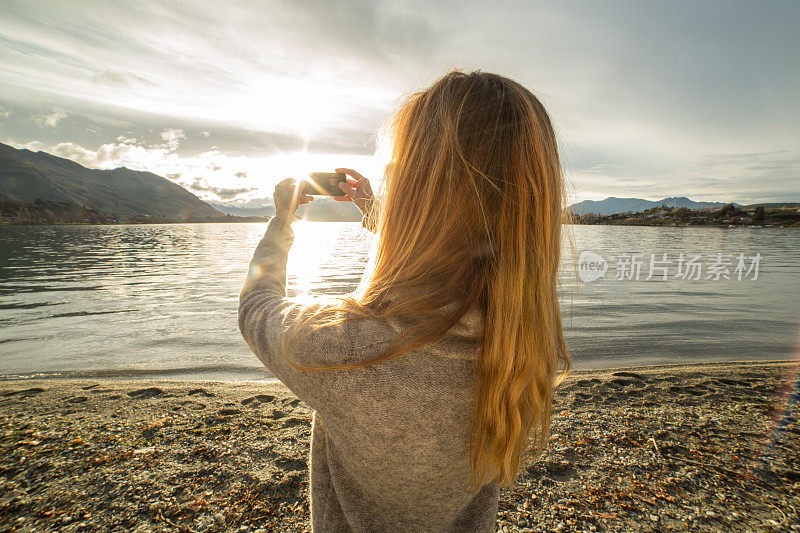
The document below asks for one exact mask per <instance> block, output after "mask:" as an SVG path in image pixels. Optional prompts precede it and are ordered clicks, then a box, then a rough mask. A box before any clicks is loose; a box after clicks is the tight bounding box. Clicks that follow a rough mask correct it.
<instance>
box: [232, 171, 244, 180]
mask: <svg viewBox="0 0 800 533" xmlns="http://www.w3.org/2000/svg"><path fill="white" fill-rule="evenodd" d="M234 176H236V177H237V178H240V179H241V178H246V177H247V172H245V171H243V170H240V171H239V172H237V173H236V174H234Z"/></svg>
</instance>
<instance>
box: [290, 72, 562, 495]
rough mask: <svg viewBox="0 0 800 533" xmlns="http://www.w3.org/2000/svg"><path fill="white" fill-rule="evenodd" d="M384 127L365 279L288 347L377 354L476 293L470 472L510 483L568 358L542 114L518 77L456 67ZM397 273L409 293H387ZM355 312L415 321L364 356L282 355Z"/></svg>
mask: <svg viewBox="0 0 800 533" xmlns="http://www.w3.org/2000/svg"><path fill="white" fill-rule="evenodd" d="M390 133H391V137H392V140H393V149H392V158H391V162H390V164H389V165H387V170H386V173H385V176H384V182H383V187H384V190H385V198H384V200H383V202H381V208H380V209H378V210H374V211H372V212H370V214H369V216H371V217H375V218H374V219H373V220H371V222H372V223H373V224H375V227H376V229H377V233H378V235H379V240H378V244H377V248H376V251H375V255H374V257H373V258H372V262H371V265H370V267H369V268H368V272H367V274H365V276H364V278H363V279H362V284H361V286H360V287H361V288H360V289H359V290H358V291H356V292H355V293H353V295H349V296H345V297H337V298H335V301H336V303H335V304H331V305H328V306H327V307H322V308H320V309H319V310H318V311H316V312H315V313H314V314H312V315H311V316H309V317H307V318H306V320H305V321H304V322H303V324H301V325H300V327H297V328H296V329H295V331H294V332H293V333H292V334H290V335H287V336H285V337H284V340H283V343H282V350H283V353H284V357H286V358H287V360H289V362H290V363H291V364H292V365H293V366H294V367H295V368H298V369H300V370H308V371H323V370H336V369H338V370H342V369H352V368H358V367H363V366H368V365H372V364H375V363H378V362H380V361H385V360H387V359H389V358H392V357H397V356H400V355H402V354H404V353H407V352H408V351H410V350H414V349H416V348H419V347H421V346H424V345H426V344H429V343H433V342H435V341H437V340H438V339H440V338H441V337H442V336H443V335H445V334H446V333H447V332H448V331H449V330H450V329H451V328H452V327H453V326H454V325H456V324H457V323H458V322H459V321H460V320H461V318H462V317H463V316H464V315H465V314H466V313H467V312H468V311H469V310H470V309H473V308H474V307H476V306H477V307H478V308H479V309H481V311H482V312H483V317H484V321H483V322H484V328H483V331H482V332H480V333H479V336H478V337H477V338H476V345H477V346H479V355H478V357H477V362H476V365H477V380H476V384H475V399H474V404H473V409H472V421H471V426H470V435H471V438H470V449H471V465H472V474H471V477H470V480H469V482H468V483H467V486H469V485H470V484H473V483H474V487H473V489H472V490H477V489H478V488H479V487H480V486H482V485H483V484H484V483H485V482H486V481H493V482H496V483H498V484H501V485H504V486H508V485H511V484H512V483H513V482H514V481H515V480H516V477H517V475H518V473H519V471H520V469H521V466H522V461H523V458H524V454H525V448H526V445H527V444H528V442H529V439H531V449H530V451H531V452H532V453H533V454H535V455H538V454H539V453H541V451H542V450H543V449H544V447H545V444H546V442H547V440H548V439H549V435H550V411H551V407H552V393H553V387H554V386H557V385H558V384H560V383H561V382H562V381H563V379H564V378H565V377H566V375H567V373H568V372H569V371H570V368H571V363H570V358H569V355H568V353H567V348H566V345H565V343H564V337H563V333H562V325H561V315H560V310H559V302H558V292H557V284H558V268H559V262H560V244H561V225H562V216H564V215H563V213H564V212H565V209H564V207H565V204H564V202H565V185H564V179H563V173H562V168H561V164H560V160H559V155H558V149H557V143H556V137H555V133H554V131H553V127H552V124H551V121H550V118H549V116H548V114H547V112H546V111H545V109H544V107H543V106H542V104H541V102H540V101H539V100H538V99H537V98H536V97H535V96H534V95H533V94H532V93H531V92H530V91H529V90H527V89H526V88H525V87H523V86H522V85H520V84H519V83H517V82H515V81H513V80H510V79H508V78H505V77H502V76H498V75H496V74H490V73H485V72H480V71H477V72H471V73H463V72H460V71H452V72H450V73H448V74H446V75H445V76H443V77H442V78H441V79H439V80H438V81H437V82H435V83H434V84H433V85H432V86H431V87H429V88H427V89H425V90H423V91H420V92H416V93H413V94H411V95H410V96H409V97H408V98H406V99H405V100H404V102H403V103H402V105H401V106H400V107H399V108H398V109H397V111H396V112H395V113H394V114H393V116H392V120H391V122H390ZM432 285H433V286H436V287H438V288H437V289H436V290H435V291H434V292H428V293H426V292H425V291H419V289H424V288H425V287H431V286H432ZM398 287H399V288H404V289H412V292H411V293H409V294H412V296H410V297H408V298H405V299H402V300H398V299H390V298H387V294H388V291H389V290H390V289H393V288H398ZM445 306H449V307H448V310H449V309H452V311H450V312H447V313H442V308H444V307H445ZM358 317H361V318H371V319H376V320H384V321H385V320H389V319H396V318H400V319H405V320H408V321H409V322H408V323H410V324H412V325H411V326H409V327H408V329H406V330H405V331H404V332H403V334H402V335H398V337H397V339H396V340H395V341H394V343H393V344H391V345H390V346H388V347H387V349H386V350H385V351H383V352H382V353H381V354H379V355H378V356H377V357H375V358H372V359H370V360H366V361H359V362H357V363H346V364H340V365H329V366H313V367H312V366H303V365H299V364H297V363H295V362H293V361H291V360H290V359H289V357H288V352H289V351H291V349H290V346H291V344H292V343H293V342H294V340H295V337H296V335H298V334H299V332H300V331H302V330H303V327H302V326H303V325H304V324H307V323H308V322H310V321H314V322H315V325H314V327H313V328H312V331H314V330H316V329H319V328H322V327H326V326H328V325H332V324H338V323H341V322H342V321H344V320H348V319H355V318H358ZM559 361H561V362H562V363H563V372H562V374H561V375H560V376H559V378H558V379H557V380H556V381H555V383H554V377H555V374H556V371H557V366H558V363H559ZM532 430H535V431H532ZM489 472H492V473H491V475H489V474H488V473H489Z"/></svg>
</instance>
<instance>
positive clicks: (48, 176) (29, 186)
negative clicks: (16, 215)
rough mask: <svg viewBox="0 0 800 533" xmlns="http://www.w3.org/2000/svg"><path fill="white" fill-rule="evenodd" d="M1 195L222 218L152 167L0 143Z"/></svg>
mask: <svg viewBox="0 0 800 533" xmlns="http://www.w3.org/2000/svg"><path fill="white" fill-rule="evenodd" d="M0 198H6V199H10V200H19V201H23V202H33V201H35V200H50V201H54V202H69V203H73V204H77V205H79V206H80V205H86V206H87V207H89V208H91V209H94V210H96V211H101V212H113V213H116V214H117V215H122V216H142V215H147V216H152V217H161V218H168V219H170V220H198V219H209V218H217V219H218V218H221V217H224V215H223V214H222V213H220V212H219V211H217V210H216V209H214V208H213V207H211V206H210V205H208V204H207V203H205V202H203V201H202V200H200V198H198V197H197V196H195V195H194V194H192V193H190V192H189V191H187V190H186V189H184V188H183V187H181V186H180V185H177V184H175V183H173V182H171V181H169V180H168V179H166V178H162V177H161V176H158V175H156V174H153V173H151V172H140V171H136V170H130V169H128V168H125V167H120V168H115V169H113V170H97V169H91V168H86V167H84V166H81V165H79V164H78V163H75V162H74V161H70V160H69V159H64V158H61V157H56V156H54V155H50V154H48V153H46V152H31V151H30V150H17V149H16V148H13V147H11V146H8V145H5V144H2V143H0Z"/></svg>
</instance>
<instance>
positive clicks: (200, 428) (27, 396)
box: [0, 362, 800, 533]
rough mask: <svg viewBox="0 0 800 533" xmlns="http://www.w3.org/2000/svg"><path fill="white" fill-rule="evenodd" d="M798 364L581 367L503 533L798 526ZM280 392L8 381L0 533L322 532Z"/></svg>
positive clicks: (299, 418)
mask: <svg viewBox="0 0 800 533" xmlns="http://www.w3.org/2000/svg"><path fill="white" fill-rule="evenodd" d="M798 394H799V391H798V388H797V363H794V362H752V363H741V362H737V363H709V364H691V365H669V366H649V367H629V368H619V369H608V370H592V371H588V370H586V371H584V370H581V371H573V372H571V373H570V375H569V377H568V379H567V380H566V382H564V383H563V384H562V385H561V386H559V387H558V388H557V389H556V391H555V398H554V399H555V405H554V408H553V418H552V424H553V427H552V434H551V438H550V442H549V444H548V447H547V449H546V451H545V452H544V454H542V455H540V456H539V457H536V458H528V459H527V460H526V464H525V468H524V469H523V472H522V473H521V475H520V476H519V478H518V480H517V482H516V484H515V485H514V486H513V487H512V488H508V489H504V490H503V491H502V493H501V498H500V505H499V511H498V521H497V530H498V531H504V532H507V531H521V532H531V531H542V532H543V531H725V532H727V531H800V467H798V465H800V424H798V416H799V415H798V413H797V408H796V407H794V406H796V405H797V403H798V399H800V398H798ZM310 431H311V411H310V409H309V408H308V407H306V406H305V405H304V404H303V403H302V402H301V401H300V400H298V399H297V398H296V397H295V396H294V395H293V394H292V393H291V392H290V391H289V390H288V389H286V388H285V387H284V386H283V385H281V384H280V383H275V382H268V383H265V382H239V383H233V382H213V381H204V382H197V381H150V380H119V379H116V380H105V379H103V380H94V379H46V380H17V381H4V382H0V531H3V532H6V531H8V532H11V531H20V532H27V531H53V530H58V531H76V532H77V531H135V532H144V531H163V532H167V531H170V532H178V531H182V532H210V531H236V532H251V533H264V532H284V531H287V532H295V531H296V532H303V531H306V532H307V531H310V521H309V504H308V454H309V440H310Z"/></svg>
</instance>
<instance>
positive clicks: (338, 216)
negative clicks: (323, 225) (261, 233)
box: [210, 196, 361, 222]
mask: <svg viewBox="0 0 800 533" xmlns="http://www.w3.org/2000/svg"><path fill="white" fill-rule="evenodd" d="M210 205H211V206H212V207H214V208H215V209H217V210H218V211H222V212H223V213H225V214H226V215H227V214H230V215H233V216H240V217H271V216H272V215H274V214H275V208H274V207H272V206H271V205H265V206H262V207H238V206H236V205H230V204H228V205H225V204H215V203H211V204H210ZM297 216H298V218H303V219H305V220H313V221H317V222H359V221H360V220H361V211H359V210H358V208H357V207H356V206H355V205H354V204H353V203H352V202H338V201H336V200H334V199H333V198H326V197H324V196H315V197H314V201H313V202H311V203H310V204H306V205H301V206H300V207H298V208H297Z"/></svg>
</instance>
